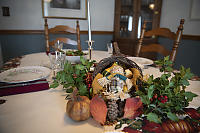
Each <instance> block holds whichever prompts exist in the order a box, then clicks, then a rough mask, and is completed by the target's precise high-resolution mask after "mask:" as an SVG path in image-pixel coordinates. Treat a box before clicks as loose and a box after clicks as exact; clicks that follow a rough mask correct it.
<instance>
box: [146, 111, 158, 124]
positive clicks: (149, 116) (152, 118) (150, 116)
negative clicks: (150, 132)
mask: <svg viewBox="0 0 200 133" xmlns="http://www.w3.org/2000/svg"><path fill="white" fill-rule="evenodd" d="M147 120H149V121H152V122H155V123H161V119H160V118H159V117H158V115H157V114H155V113H148V114H147Z"/></svg>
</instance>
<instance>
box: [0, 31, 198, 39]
mask: <svg viewBox="0 0 200 133" xmlns="http://www.w3.org/2000/svg"><path fill="white" fill-rule="evenodd" d="M80 33H81V34H88V31H80ZM0 34H44V30H0ZM92 34H96V35H113V34H114V32H113V31H92ZM182 39H184V40H200V35H187V34H183V36H182Z"/></svg>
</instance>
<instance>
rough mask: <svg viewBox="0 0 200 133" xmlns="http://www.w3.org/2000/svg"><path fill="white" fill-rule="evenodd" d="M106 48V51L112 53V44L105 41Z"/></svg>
mask: <svg viewBox="0 0 200 133" xmlns="http://www.w3.org/2000/svg"><path fill="white" fill-rule="evenodd" d="M107 48H108V53H109V54H111V55H112V54H113V44H112V43H107Z"/></svg>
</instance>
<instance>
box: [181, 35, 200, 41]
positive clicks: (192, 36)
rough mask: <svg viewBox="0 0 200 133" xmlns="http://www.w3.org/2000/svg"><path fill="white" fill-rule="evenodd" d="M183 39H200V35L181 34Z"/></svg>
mask: <svg viewBox="0 0 200 133" xmlns="http://www.w3.org/2000/svg"><path fill="white" fill-rule="evenodd" d="M182 39H184V40H200V35H182Z"/></svg>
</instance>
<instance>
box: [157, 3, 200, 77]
mask: <svg viewBox="0 0 200 133" xmlns="http://www.w3.org/2000/svg"><path fill="white" fill-rule="evenodd" d="M191 1H192V0H163V5H162V13H161V22H160V27H169V28H170V29H171V30H172V31H174V32H175V31H176V29H177V27H178V25H179V22H180V19H181V18H184V19H185V23H184V30H183V34H192V35H200V28H199V25H200V20H199V21H197V20H191V19H190V7H191ZM160 41H161V42H162V44H165V46H167V45H170V44H171V43H172V42H170V41H168V40H165V39H163V38H161V39H160ZM199 50H200V41H195V40H183V39H182V40H181V43H180V45H179V48H178V53H177V56H176V61H175V67H176V68H179V67H180V66H181V65H183V66H185V67H190V68H191V71H192V72H193V73H195V74H197V75H200V69H199V68H200V62H199V61H198V58H199V57H200V52H199Z"/></svg>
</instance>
